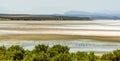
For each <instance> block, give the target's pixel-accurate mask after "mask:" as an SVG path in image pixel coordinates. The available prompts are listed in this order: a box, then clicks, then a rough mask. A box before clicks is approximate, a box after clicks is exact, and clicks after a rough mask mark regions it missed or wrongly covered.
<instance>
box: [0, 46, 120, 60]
mask: <svg viewBox="0 0 120 61" xmlns="http://www.w3.org/2000/svg"><path fill="white" fill-rule="evenodd" d="M0 61H120V50H115V51H113V52H108V53H105V54H103V55H102V56H98V55H95V54H94V52H89V53H88V52H80V51H78V52H74V53H70V52H69V47H67V46H61V45H54V46H52V47H49V46H46V45H42V44H41V45H40V44H39V45H37V46H35V47H34V49H33V50H25V49H24V48H22V47H20V46H18V45H14V46H11V47H9V48H6V47H4V46H1V47H0Z"/></svg>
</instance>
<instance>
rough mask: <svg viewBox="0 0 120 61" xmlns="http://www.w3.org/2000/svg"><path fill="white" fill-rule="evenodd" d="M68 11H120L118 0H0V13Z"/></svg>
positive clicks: (57, 12)
mask: <svg viewBox="0 0 120 61" xmlns="http://www.w3.org/2000/svg"><path fill="white" fill-rule="evenodd" d="M68 11H88V12H111V11H114V12H115V11H116V12H120V0H0V13H10V14H62V13H64V12H68Z"/></svg>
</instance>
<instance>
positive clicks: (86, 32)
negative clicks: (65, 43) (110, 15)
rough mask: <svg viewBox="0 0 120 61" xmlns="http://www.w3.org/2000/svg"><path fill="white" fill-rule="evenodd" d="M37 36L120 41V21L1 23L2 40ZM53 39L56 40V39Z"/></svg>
mask: <svg viewBox="0 0 120 61" xmlns="http://www.w3.org/2000/svg"><path fill="white" fill-rule="evenodd" d="M35 34H37V35H42V34H44V35H48V34H49V35H50V34H52V35H68V36H71V35H77V36H90V37H91V36H92V37H106V38H107V37H109V38H107V39H112V40H116V39H117V41H120V21H119V20H116V21H115V20H93V21H74V20H73V21H0V36H1V39H4V38H9V39H13V38H12V37H10V35H18V37H19V35H29V36H30V35H35ZM2 35H3V36H2ZM16 37H17V36H16ZM48 37H49V36H48ZM51 37H52V36H51ZM61 37H62V36H61ZM21 38H22V37H21ZM41 38H42V37H41ZM52 38H53V39H54V37H52ZM106 38H105V39H106ZM23 39H24V37H23ZM39 39H40V38H39Z"/></svg>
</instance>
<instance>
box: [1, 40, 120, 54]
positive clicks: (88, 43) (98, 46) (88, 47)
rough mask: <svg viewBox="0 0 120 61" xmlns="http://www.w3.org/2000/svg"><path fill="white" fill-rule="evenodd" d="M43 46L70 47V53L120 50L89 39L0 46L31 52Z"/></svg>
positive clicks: (119, 44) (13, 42)
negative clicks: (17, 47) (37, 46)
mask: <svg viewBox="0 0 120 61" xmlns="http://www.w3.org/2000/svg"><path fill="white" fill-rule="evenodd" d="M38 44H45V45H48V46H53V45H58V44H59V45H63V46H68V47H70V52H77V51H85V52H90V51H94V52H101V53H104V52H110V51H113V50H116V49H120V43H117V42H116V43H115V42H100V41H95V40H89V39H81V40H69V41H66V40H40V41H29V42H28V41H1V43H0V45H1V46H2V45H4V46H6V47H10V46H11V45H20V46H22V47H23V48H25V49H28V50H32V49H33V48H34V46H35V45H38Z"/></svg>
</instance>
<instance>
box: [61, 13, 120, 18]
mask: <svg viewBox="0 0 120 61" xmlns="http://www.w3.org/2000/svg"><path fill="white" fill-rule="evenodd" d="M62 15H64V16H74V17H90V18H92V19H116V20H117V19H120V12H101V13H100V12H99V13H98V12H95V13H93V12H85V11H69V12H65V13H64V14H62Z"/></svg>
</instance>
